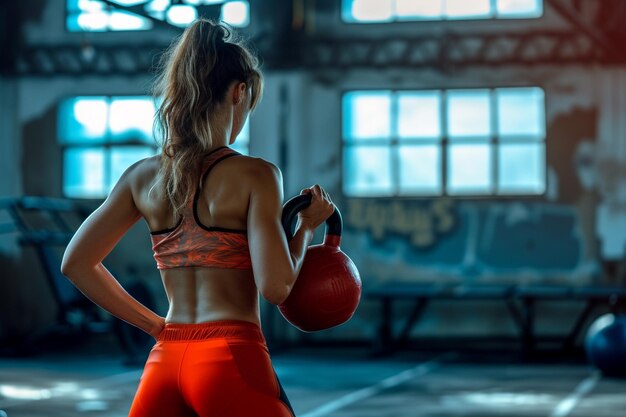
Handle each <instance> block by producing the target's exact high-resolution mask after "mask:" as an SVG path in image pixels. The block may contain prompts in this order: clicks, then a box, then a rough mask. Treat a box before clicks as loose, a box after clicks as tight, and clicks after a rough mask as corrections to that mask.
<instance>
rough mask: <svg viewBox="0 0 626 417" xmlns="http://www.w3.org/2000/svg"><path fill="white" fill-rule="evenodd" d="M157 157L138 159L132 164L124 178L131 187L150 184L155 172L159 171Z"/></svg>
mask: <svg viewBox="0 0 626 417" xmlns="http://www.w3.org/2000/svg"><path fill="white" fill-rule="evenodd" d="M159 158H160V157H159V155H154V156H151V157H148V158H144V159H140V160H139V161H137V162H135V163H134V164H132V165H131V166H130V167H128V169H127V170H126V172H125V173H124V176H125V177H126V178H127V180H128V182H129V183H130V185H131V187H141V186H142V185H145V184H149V183H151V182H152V181H153V180H154V178H155V176H156V174H157V172H158V171H159V160H160V159H159Z"/></svg>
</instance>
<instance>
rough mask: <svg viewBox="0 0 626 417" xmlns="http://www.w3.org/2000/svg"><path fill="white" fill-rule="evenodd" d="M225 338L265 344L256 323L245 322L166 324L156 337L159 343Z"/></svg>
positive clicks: (215, 321)
mask: <svg viewBox="0 0 626 417" xmlns="http://www.w3.org/2000/svg"><path fill="white" fill-rule="evenodd" d="M216 338H227V339H229V340H232V341H239V342H242V343H245V342H255V343H262V344H265V338H264V337H263V332H262V330H261V327H260V326H259V324H258V323H253V322H251V321H246V320H235V319H225V320H213V321H205V322H200V323H179V322H166V324H165V327H164V328H163V330H162V331H161V333H159V335H158V336H157V340H158V341H159V342H175V341H193V340H207V339H216Z"/></svg>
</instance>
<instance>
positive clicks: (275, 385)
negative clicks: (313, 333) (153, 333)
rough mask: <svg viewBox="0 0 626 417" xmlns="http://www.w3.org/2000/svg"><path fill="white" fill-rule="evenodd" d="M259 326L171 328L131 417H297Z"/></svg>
mask: <svg viewBox="0 0 626 417" xmlns="http://www.w3.org/2000/svg"><path fill="white" fill-rule="evenodd" d="M294 415H295V414H294V412H293V409H292V408H291V405H290V404H289V400H288V399H287V396H286V395H285V392H284V391H283V388H282V386H281V385H280V382H279V381H278V377H277V376H276V373H275V372H274V368H273V367H272V363H271V361H270V356H269V351H268V350H267V345H266V344H265V339H264V338H263V333H262V332H261V329H260V328H259V326H257V325H256V324H254V323H250V322H247V321H239V320H222V321H214V322H208V323H200V324H167V325H166V326H165V329H164V330H163V331H162V332H161V334H159V336H158V339H157V343H156V344H155V345H154V347H153V348H152V351H151V352H150V356H148V360H147V362H146V366H145V368H144V371H143V375H142V376H141V379H140V381H139V387H138V389H137V394H136V395H135V399H134V400H133V404H132V406H131V409H130V414H129V417H144V416H145V417H154V416H167V417H252V416H254V417H293V416H294Z"/></svg>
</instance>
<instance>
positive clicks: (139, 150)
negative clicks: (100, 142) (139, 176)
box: [107, 146, 154, 192]
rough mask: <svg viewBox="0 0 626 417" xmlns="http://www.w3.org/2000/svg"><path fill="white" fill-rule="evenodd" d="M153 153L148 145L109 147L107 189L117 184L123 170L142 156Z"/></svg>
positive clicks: (148, 155) (109, 189)
mask: <svg viewBox="0 0 626 417" xmlns="http://www.w3.org/2000/svg"><path fill="white" fill-rule="evenodd" d="M153 155H154V150H153V149H152V148H151V147H149V146H116V147H113V148H111V170H110V174H109V178H108V187H107V191H108V192H110V191H111V190H112V189H113V186H115V184H117V181H118V180H119V179H120V177H121V176H122V174H123V173H124V171H126V169H127V168H128V167H129V166H131V165H132V164H134V163H135V162H137V161H139V160H140V159H143V158H148V157H150V156H153Z"/></svg>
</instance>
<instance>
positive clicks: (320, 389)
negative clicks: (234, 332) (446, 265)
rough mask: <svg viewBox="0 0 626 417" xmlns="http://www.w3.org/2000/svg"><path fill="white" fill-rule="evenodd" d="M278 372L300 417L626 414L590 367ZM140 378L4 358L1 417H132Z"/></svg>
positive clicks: (421, 365)
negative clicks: (130, 416)
mask: <svg viewBox="0 0 626 417" xmlns="http://www.w3.org/2000/svg"><path fill="white" fill-rule="evenodd" d="M274 365H275V367H276V371H277V373H278V375H279V376H280V379H281V382H282V383H283V386H284V388H285V390H286V392H287V394H288V395H289V398H290V400H291V403H292V405H293V407H294V409H295V411H296V413H297V415H298V416H299V417H324V416H328V417H356V416H359V417H370V416H371V417H405V416H406V417H409V416H420V417H427V416H432V417H435V416H437V417H443V416H451V417H452V416H465V417H474V416H475V417H489V416H505V415H506V416H524V417H527V416H528V417H530V416H533V417H534V416H546V417H567V416H572V417H575V416H579V417H583V416H589V417H609V416H610V417H618V416H620V417H623V416H625V415H626V380H611V379H606V378H602V376H601V375H599V374H598V373H595V372H593V371H592V370H590V369H589V368H588V367H587V366H585V365H584V364H567V365H554V364H530V365H529V364H516V363H513V362H506V361H500V363H493V362H490V363H488V362H485V361H484V360H483V361H476V360H474V358H472V360H468V358H467V357H462V356H460V355H454V354H447V355H441V354H431V355H426V354H414V353H411V354H398V355H395V356H392V357H387V358H380V359H372V358H370V357H369V355H368V352H366V351H359V350H354V349H352V350H347V349H346V350H335V351H330V350H316V351H303V350H292V351H289V352H283V353H280V354H275V355H274ZM140 374H141V369H140V368H138V367H128V366H124V365H123V364H122V361H121V360H120V359H119V356H116V355H111V354H108V355H107V354H103V353H91V354H86V353H82V354H80V356H78V357H77V356H76V354H68V353H66V354H61V353H55V354H48V355H40V356H39V357H36V358H21V359H8V358H0V410H3V411H4V413H3V412H1V411H0V417H5V415H6V416H7V417H39V416H65V417H74V416H107V417H121V416H126V413H127V412H128V408H129V406H130V403H131V400H132V397H133V394H134V392H135V389H136V387H137V382H138V380H139V376H140Z"/></svg>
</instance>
